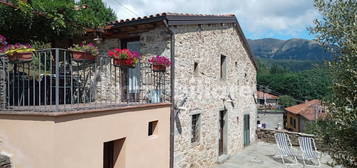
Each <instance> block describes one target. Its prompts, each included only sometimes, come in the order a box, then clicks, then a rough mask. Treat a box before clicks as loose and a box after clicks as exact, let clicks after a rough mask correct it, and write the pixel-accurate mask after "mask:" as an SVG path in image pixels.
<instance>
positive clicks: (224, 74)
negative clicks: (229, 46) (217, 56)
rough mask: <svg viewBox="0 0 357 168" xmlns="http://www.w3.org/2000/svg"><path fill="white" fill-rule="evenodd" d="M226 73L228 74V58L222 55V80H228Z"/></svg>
mask: <svg viewBox="0 0 357 168" xmlns="http://www.w3.org/2000/svg"><path fill="white" fill-rule="evenodd" d="M226 73H227V61H226V56H224V55H221V72H220V77H221V79H226Z"/></svg>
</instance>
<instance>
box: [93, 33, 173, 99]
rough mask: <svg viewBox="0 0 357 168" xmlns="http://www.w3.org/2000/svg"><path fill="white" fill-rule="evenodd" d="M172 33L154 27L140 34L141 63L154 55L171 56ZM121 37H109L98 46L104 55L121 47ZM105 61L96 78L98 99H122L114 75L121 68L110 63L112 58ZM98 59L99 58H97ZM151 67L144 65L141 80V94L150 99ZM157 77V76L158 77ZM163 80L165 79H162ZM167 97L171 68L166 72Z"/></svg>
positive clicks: (145, 62)
mask: <svg viewBox="0 0 357 168" xmlns="http://www.w3.org/2000/svg"><path fill="white" fill-rule="evenodd" d="M169 39H170V35H169V33H168V32H167V30H165V29H164V28H162V27H158V28H155V29H152V30H150V31H148V32H144V33H141V34H140V39H139V43H140V54H141V60H140V63H141V64H147V62H148V59H149V58H151V57H152V56H156V55H160V56H165V57H168V58H170V48H169V47H170V40H169ZM120 43H121V41H120V39H118V38H109V39H105V40H104V41H103V43H101V44H100V45H99V46H98V47H99V50H100V53H101V54H102V55H107V52H108V51H109V50H112V49H115V48H120V46H121V45H120ZM104 60H105V61H104V62H103V59H102V62H101V63H100V66H99V67H98V69H97V70H96V71H97V73H96V74H97V76H96V77H95V78H94V79H95V80H96V83H97V85H96V86H97V87H96V88H97V92H96V93H97V100H99V101H107V100H109V101H113V100H118V98H119V99H120V96H121V92H120V88H118V83H117V82H113V81H118V80H119V79H115V76H114V75H118V74H120V70H119V68H115V67H114V66H111V65H110V61H111V59H104ZM97 61H98V60H97ZM148 73H151V69H150V66H149V67H148V66H142V68H141V75H143V80H142V81H141V92H142V93H143V94H142V95H141V96H142V98H143V99H148V97H146V96H147V95H148V93H149V92H150V90H151V89H153V85H154V84H153V82H154V81H152V78H151V77H150V74H148ZM156 79H157V78H156ZM161 82H163V81H161ZM164 82H165V87H166V88H165V89H164V90H165V93H163V94H165V98H166V99H168V98H169V97H170V68H167V70H166V74H165V81H164Z"/></svg>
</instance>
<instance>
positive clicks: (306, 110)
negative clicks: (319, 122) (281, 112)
mask: <svg viewBox="0 0 357 168" xmlns="http://www.w3.org/2000/svg"><path fill="white" fill-rule="evenodd" d="M285 110H286V111H288V112H290V113H293V114H298V115H301V116H303V117H305V118H306V119H308V120H315V118H316V113H317V117H318V118H321V117H323V116H324V114H325V113H322V111H323V110H324V109H323V106H322V104H321V101H320V100H317V99H315V100H310V101H307V102H305V103H301V104H298V105H294V106H290V107H287V108H285Z"/></svg>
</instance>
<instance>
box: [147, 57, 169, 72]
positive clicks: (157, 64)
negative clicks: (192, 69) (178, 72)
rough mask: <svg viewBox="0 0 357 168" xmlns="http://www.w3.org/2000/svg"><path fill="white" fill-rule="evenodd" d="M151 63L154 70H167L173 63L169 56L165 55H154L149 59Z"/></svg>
mask: <svg viewBox="0 0 357 168" xmlns="http://www.w3.org/2000/svg"><path fill="white" fill-rule="evenodd" d="M149 63H151V64H152V70H153V71H154V72H165V71H166V67H169V66H170V65H171V61H170V59H169V58H167V57H164V56H159V55H157V56H154V57H151V58H150V59H149Z"/></svg>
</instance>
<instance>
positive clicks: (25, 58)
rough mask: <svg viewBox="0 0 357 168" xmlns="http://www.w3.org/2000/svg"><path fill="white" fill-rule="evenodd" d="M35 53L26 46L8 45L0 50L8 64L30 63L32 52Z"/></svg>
mask: <svg viewBox="0 0 357 168" xmlns="http://www.w3.org/2000/svg"><path fill="white" fill-rule="evenodd" d="M33 51H35V49H34V48H32V47H31V46H30V45H28V44H19V43H17V44H9V45H6V46H5V47H3V48H2V52H4V53H5V54H6V55H7V56H8V58H9V61H10V62H29V61H32V52H33Z"/></svg>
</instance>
